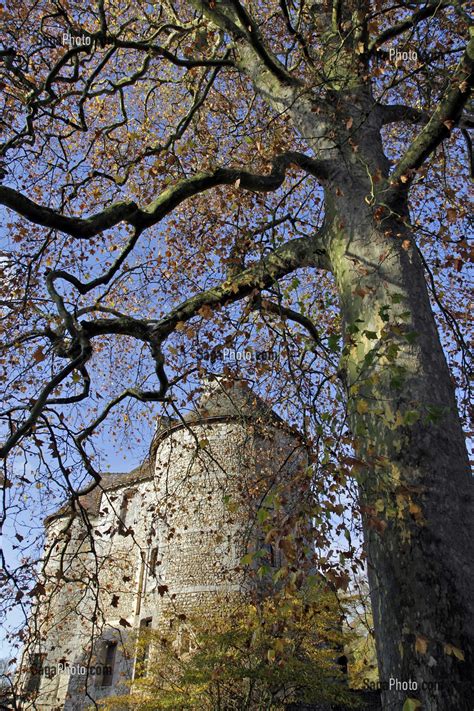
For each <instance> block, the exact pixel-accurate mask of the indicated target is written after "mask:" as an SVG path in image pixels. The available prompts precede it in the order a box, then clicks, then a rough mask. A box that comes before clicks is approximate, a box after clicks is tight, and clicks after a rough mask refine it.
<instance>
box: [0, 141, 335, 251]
mask: <svg viewBox="0 0 474 711" xmlns="http://www.w3.org/2000/svg"><path fill="white" fill-rule="evenodd" d="M291 165H296V166H298V167H300V168H302V169H303V170H305V171H306V172H307V173H310V174H311V175H314V176H315V177H317V178H319V179H320V180H324V179H325V178H326V177H327V176H328V172H329V167H330V163H329V162H328V161H326V160H314V159H312V158H310V157H309V156H307V155H305V154H303V153H298V152H297V151H289V152H287V153H282V154H281V155H278V156H276V157H275V158H274V159H273V162H272V170H271V172H270V173H269V174H268V175H259V174H255V173H250V172H249V171H247V170H244V169H240V168H217V169H216V170H214V171H213V172H212V173H197V174H196V175H194V176H192V177H191V178H185V179H183V180H179V181H178V182H177V183H176V184H175V185H174V186H172V187H169V188H167V189H166V190H164V191H163V192H162V193H161V194H160V195H159V196H158V197H157V198H156V199H155V200H153V201H152V202H151V203H149V204H148V205H147V206H145V207H144V208H139V207H138V206H137V204H136V203H135V202H133V201H128V202H125V201H123V202H118V203H115V204H113V205H110V206H109V207H107V208H106V209H105V210H102V211H101V212H99V213H96V214H95V215H92V216H91V217H87V218H81V217H69V216H68V215H63V214H62V213H60V212H58V211H57V210H53V209H51V208H50V207H46V206H44V205H38V204H37V203H35V202H34V201H33V200H30V198H28V197H26V196H25V195H23V194H22V193H20V192H19V191H18V190H14V189H13V188H9V187H7V186H5V185H0V203H1V204H3V205H5V206H6V207H9V208H11V209H12V210H14V211H15V212H17V213H18V214H19V215H22V216H23V217H26V218H27V219H28V220H29V221H30V222H34V223H35V224H37V225H43V226H44V227H49V228H51V229H56V230H59V231H60V232H64V233H65V234H68V235H71V236H72V237H76V238H77V239H90V238H91V237H94V236H96V235H98V234H100V233H101V232H103V231H104V230H106V229H109V228H111V227H114V226H115V225H117V224H119V223H120V222H126V223H128V224H130V225H132V226H133V227H135V229H136V230H137V231H138V232H140V231H142V230H144V229H146V228H148V227H151V226H152V225H154V224H156V223H157V222H159V221H160V220H162V219H163V218H164V217H166V215H168V214H169V213H170V212H171V211H172V210H174V209H175V208H176V207H177V206H178V205H180V204H181V203H182V202H183V201H184V200H187V199H188V198H190V197H193V196H194V195H198V194H199V193H202V192H204V191H206V190H210V189H211V188H214V187H217V186H218V185H232V184H234V185H236V186H237V187H240V188H243V189H246V190H252V191H255V192H269V191H273V190H277V189H278V188H279V187H280V186H281V185H282V184H283V182H284V180H285V175H286V171H287V170H288V168H289V167H290V166H291Z"/></svg>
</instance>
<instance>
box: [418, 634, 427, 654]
mask: <svg viewBox="0 0 474 711" xmlns="http://www.w3.org/2000/svg"><path fill="white" fill-rule="evenodd" d="M415 650H416V651H417V652H418V654H426V652H427V650H428V639H427V638H426V637H423V635H417V636H416V639H415Z"/></svg>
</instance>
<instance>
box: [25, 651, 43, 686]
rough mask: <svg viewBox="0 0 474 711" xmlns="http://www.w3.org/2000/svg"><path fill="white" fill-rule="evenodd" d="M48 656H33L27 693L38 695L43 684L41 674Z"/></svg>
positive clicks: (29, 669) (27, 681) (27, 682)
mask: <svg viewBox="0 0 474 711" xmlns="http://www.w3.org/2000/svg"><path fill="white" fill-rule="evenodd" d="M45 658H46V654H33V656H32V657H31V659H30V666H29V668H28V676H27V679H26V684H25V693H27V694H36V693H37V692H38V691H39V688H40V684H41V672H42V667H43V662H44V660H45Z"/></svg>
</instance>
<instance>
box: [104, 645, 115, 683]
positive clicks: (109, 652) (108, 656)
mask: <svg viewBox="0 0 474 711" xmlns="http://www.w3.org/2000/svg"><path fill="white" fill-rule="evenodd" d="M116 656H117V642H106V643H105V645H104V653H103V660H104V661H103V666H102V679H101V686H112V681H113V678H114V671H115V659H116Z"/></svg>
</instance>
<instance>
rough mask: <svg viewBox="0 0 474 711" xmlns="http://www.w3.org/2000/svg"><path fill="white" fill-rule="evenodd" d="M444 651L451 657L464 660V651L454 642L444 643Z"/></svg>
mask: <svg viewBox="0 0 474 711" xmlns="http://www.w3.org/2000/svg"><path fill="white" fill-rule="evenodd" d="M444 653H445V654H448V655H449V656H451V657H456V659H459V661H460V662H463V661H464V652H463V651H462V649H459V647H455V646H454V644H445V645H444Z"/></svg>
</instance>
